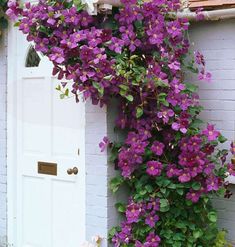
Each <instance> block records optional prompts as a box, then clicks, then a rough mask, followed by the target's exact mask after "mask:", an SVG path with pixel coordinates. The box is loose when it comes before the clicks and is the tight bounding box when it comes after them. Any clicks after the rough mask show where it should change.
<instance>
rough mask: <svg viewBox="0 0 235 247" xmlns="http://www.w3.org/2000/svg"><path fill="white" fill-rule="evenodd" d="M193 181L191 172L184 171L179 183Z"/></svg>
mask: <svg viewBox="0 0 235 247" xmlns="http://www.w3.org/2000/svg"><path fill="white" fill-rule="evenodd" d="M190 180H191V176H190V173H189V172H185V171H182V172H181V174H180V176H179V181H180V182H181V183H187V182H189V181H190Z"/></svg>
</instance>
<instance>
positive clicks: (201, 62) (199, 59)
mask: <svg viewBox="0 0 235 247" xmlns="http://www.w3.org/2000/svg"><path fill="white" fill-rule="evenodd" d="M194 56H195V61H196V63H197V64H198V65H203V66H205V58H204V56H203V55H202V54H201V53H200V52H199V51H195V52H194Z"/></svg>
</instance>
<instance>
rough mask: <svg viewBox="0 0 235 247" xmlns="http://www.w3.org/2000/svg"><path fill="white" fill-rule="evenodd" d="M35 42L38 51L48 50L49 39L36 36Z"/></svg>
mask: <svg viewBox="0 0 235 247" xmlns="http://www.w3.org/2000/svg"><path fill="white" fill-rule="evenodd" d="M35 43H36V45H35V49H36V50H37V51H40V52H42V53H47V52H48V44H49V40H48V39H46V38H43V39H39V38H37V39H36V40H35Z"/></svg>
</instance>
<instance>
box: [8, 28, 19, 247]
mask: <svg viewBox="0 0 235 247" xmlns="http://www.w3.org/2000/svg"><path fill="white" fill-rule="evenodd" d="M16 44H17V35H16V30H15V27H14V26H13V25H12V24H9V31H8V58H7V235H8V246H15V247H16V224H15V220H16V196H17V195H16V174H15V172H16V167H15V165H16V162H15V158H16V155H15V151H16V150H15V131H16V124H15V123H16V121H15V117H16V109H15V108H16V107H15V104H14V102H15V95H16V92H15V86H14V85H16V66H17V59H16V57H17V54H16V51H17V49H16Z"/></svg>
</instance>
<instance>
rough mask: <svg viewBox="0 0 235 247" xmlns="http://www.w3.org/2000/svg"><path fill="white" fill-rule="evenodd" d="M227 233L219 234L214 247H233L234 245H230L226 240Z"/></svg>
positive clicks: (221, 232)
mask: <svg viewBox="0 0 235 247" xmlns="http://www.w3.org/2000/svg"><path fill="white" fill-rule="evenodd" d="M226 234H227V232H226V231H220V232H218V234H217V237H216V240H215V244H214V245H213V247H233V246H232V244H230V243H229V242H228V241H227V240H226Z"/></svg>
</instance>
